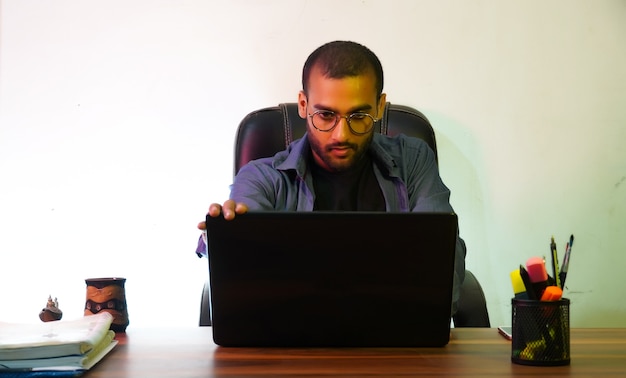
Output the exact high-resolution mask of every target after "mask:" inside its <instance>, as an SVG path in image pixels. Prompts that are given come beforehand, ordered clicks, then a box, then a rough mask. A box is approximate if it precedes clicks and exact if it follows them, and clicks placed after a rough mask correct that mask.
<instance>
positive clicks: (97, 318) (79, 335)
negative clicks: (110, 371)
mask: <svg viewBox="0 0 626 378" xmlns="http://www.w3.org/2000/svg"><path fill="white" fill-rule="evenodd" d="M112 321H113V316H112V315H111V314H109V313H108V312H100V313H98V314H95V315H86V316H84V317H82V318H77V319H73V320H57V321H52V322H45V323H38V324H20V323H6V322H0V360H3V361H11V360H21V359H38V358H50V357H60V356H70V355H84V354H86V353H88V352H89V351H90V350H92V349H93V348H94V347H95V346H96V345H98V343H100V342H101V341H102V340H103V339H104V338H105V337H106V335H107V334H108V333H109V327H110V326H111V322H112Z"/></svg>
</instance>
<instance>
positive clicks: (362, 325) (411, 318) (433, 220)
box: [206, 212, 457, 347]
mask: <svg viewBox="0 0 626 378" xmlns="http://www.w3.org/2000/svg"><path fill="white" fill-rule="evenodd" d="M206 221H207V236H208V248H209V249H208V250H209V278H210V294H211V300H210V303H211V309H210V311H211V317H212V327H213V339H214V341H215V343H216V344H218V345H222V346H290V347H297V346H320V347H339V346H360V347H402V346H407V347H408V346H443V345H446V344H447V343H448V341H449V337H450V318H451V316H450V312H451V302H452V283H453V271H454V253H455V246H456V234H457V216H456V214H454V213H410V212H404V213H389V212H250V213H246V214H243V215H239V216H237V217H236V218H235V219H234V220H231V221H226V220H224V219H223V218H222V217H217V218H212V217H210V216H207V220H206Z"/></svg>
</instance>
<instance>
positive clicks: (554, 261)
mask: <svg viewBox="0 0 626 378" xmlns="http://www.w3.org/2000/svg"><path fill="white" fill-rule="evenodd" d="M550 252H551V255H552V277H554V279H555V282H556V286H558V287H562V286H561V278H560V277H559V257H558V255H557V252H556V243H555V242H554V236H553V237H552V239H551V241H550Z"/></svg>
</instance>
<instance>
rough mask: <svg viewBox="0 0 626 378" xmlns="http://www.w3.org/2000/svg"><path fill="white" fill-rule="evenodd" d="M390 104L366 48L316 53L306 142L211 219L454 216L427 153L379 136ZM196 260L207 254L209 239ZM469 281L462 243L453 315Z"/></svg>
mask: <svg viewBox="0 0 626 378" xmlns="http://www.w3.org/2000/svg"><path fill="white" fill-rule="evenodd" d="M385 103H386V95H385V93H383V69H382V65H381V63H380V61H379V59H378V58H377V57H376V55H375V54H374V53H373V52H371V51H370V50H369V49H368V48H367V47H365V46H362V45H360V44H358V43H355V42H349V41H334V42H330V43H327V44H325V45H323V46H321V47H319V48H317V49H316V50H315V51H314V52H313V53H312V54H311V55H310V56H309V57H308V59H307V61H306V62H305V64H304V68H303V72H302V90H301V91H300V93H299V94H298V112H299V115H300V117H302V118H305V119H306V121H307V131H306V134H305V136H304V137H303V138H301V139H299V140H296V141H294V142H293V143H291V145H289V147H288V148H287V149H286V150H285V151H282V152H280V153H278V154H276V155H275V156H274V157H271V158H264V159H259V160H256V161H252V162H250V163H248V164H247V165H245V166H243V167H242V168H241V169H240V171H239V173H238V174H237V175H236V177H235V180H234V183H233V185H232V187H231V193H230V199H229V200H227V201H226V202H224V203H223V204H221V205H220V204H217V203H213V204H211V205H210V207H209V211H208V214H210V215H211V216H213V217H217V216H220V214H221V215H222V216H223V217H224V218H226V219H233V218H234V217H235V216H236V214H243V213H245V212H247V211H248V210H254V211H262V210H284V211H316V210H346V211H349V210H353V211H354V210H356V211H359V210H360V211H423V212H426V211H441V212H451V211H453V210H452V206H451V205H450V202H449V198H450V191H449V190H448V188H447V187H446V186H445V185H444V183H443V182H442V180H441V178H440V176H439V171H438V168H437V164H436V161H435V156H434V153H433V151H432V150H431V149H430V148H429V147H428V145H427V144H426V143H425V142H424V141H422V140H420V139H417V138H409V137H406V136H404V135H401V136H396V137H389V136H385V135H381V134H379V133H376V132H375V131H374V124H375V123H376V122H378V121H379V119H380V117H381V115H382V114H383V110H384V107H385ZM198 228H199V229H201V230H204V229H205V223H204V222H201V223H199V224H198ZM197 253H198V254H199V255H200V256H202V255H204V254H205V253H206V252H205V246H204V242H203V241H202V239H201V240H200V241H199V247H198V250H197ZM464 277H465V243H464V242H463V240H462V239H461V238H460V237H457V246H456V258H455V274H454V283H455V286H454V292H453V313H454V312H456V303H457V301H458V298H459V293H460V285H461V283H462V282H463V279H464Z"/></svg>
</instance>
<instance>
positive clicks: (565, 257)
mask: <svg viewBox="0 0 626 378" xmlns="http://www.w3.org/2000/svg"><path fill="white" fill-rule="evenodd" d="M573 244H574V235H573V234H572V235H570V237H569V243H567V245H566V246H565V255H563V266H562V267H561V272H559V279H560V280H561V289H565V278H566V277H567V269H568V267H569V257H570V254H571V253H572V245H573Z"/></svg>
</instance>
